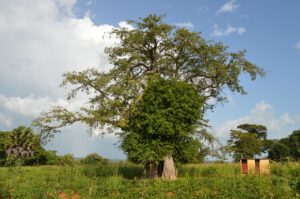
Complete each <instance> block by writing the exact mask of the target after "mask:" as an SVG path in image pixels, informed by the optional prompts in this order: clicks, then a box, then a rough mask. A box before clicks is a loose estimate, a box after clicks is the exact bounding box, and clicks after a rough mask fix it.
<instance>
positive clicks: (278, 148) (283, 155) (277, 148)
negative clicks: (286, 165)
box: [269, 142, 290, 161]
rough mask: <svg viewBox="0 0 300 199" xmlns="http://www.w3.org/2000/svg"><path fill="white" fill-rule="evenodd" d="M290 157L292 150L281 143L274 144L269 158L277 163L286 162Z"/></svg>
mask: <svg viewBox="0 0 300 199" xmlns="http://www.w3.org/2000/svg"><path fill="white" fill-rule="evenodd" d="M289 156H290V148H289V147H288V146H286V145H285V144H282V143H280V142H276V143H274V144H273V145H272V146H271V148H270V150H269V158H270V159H271V160H275V161H286V160H287V157H289Z"/></svg>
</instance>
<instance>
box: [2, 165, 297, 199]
mask: <svg viewBox="0 0 300 199" xmlns="http://www.w3.org/2000/svg"><path fill="white" fill-rule="evenodd" d="M177 171H178V173H177V175H178V179H177V180H176V181H165V180H159V179H155V180H149V179H144V178H143V175H144V171H143V167H141V166H138V165H134V164H128V163H116V164H109V165H102V166H100V165H99V166H78V165H77V166H61V167H58V166H40V167H15V168H0V198H18V199H19V198H22V199H23V198H25V199H27V198H28V199H44V198H59V195H60V194H62V193H64V194H66V195H70V196H71V195H74V194H78V195H80V196H81V197H82V198H83V197H84V198H86V199H89V198H109V199H110V198H130V199H131V198H183V199H186V198H187V199H188V198H243V199H244V198H245V199H247V198H249V199H250V198H251V199H252V198H276V199H277V198H283V199H284V198H300V195H299V194H300V165H299V164H298V163H288V164H277V163H276V164H275V163H273V164H271V175H268V176H265V175H249V176H248V175H241V174H240V170H239V165H238V164H229V163H228V164H226V163H224V164H199V165H182V166H179V167H178V169H177Z"/></svg>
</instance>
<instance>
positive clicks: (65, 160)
mask: <svg viewBox="0 0 300 199" xmlns="http://www.w3.org/2000/svg"><path fill="white" fill-rule="evenodd" d="M57 163H58V164H59V165H69V166H73V165H75V164H76V161H75V159H74V156H73V155H72V154H66V155H64V156H58V160H57Z"/></svg>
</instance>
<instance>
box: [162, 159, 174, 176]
mask: <svg viewBox="0 0 300 199" xmlns="http://www.w3.org/2000/svg"><path fill="white" fill-rule="evenodd" d="M162 178H164V179H167V180H176V170H175V165H174V161H173V156H172V154H169V155H167V156H166V157H165V158H164V164H163V172H162Z"/></svg>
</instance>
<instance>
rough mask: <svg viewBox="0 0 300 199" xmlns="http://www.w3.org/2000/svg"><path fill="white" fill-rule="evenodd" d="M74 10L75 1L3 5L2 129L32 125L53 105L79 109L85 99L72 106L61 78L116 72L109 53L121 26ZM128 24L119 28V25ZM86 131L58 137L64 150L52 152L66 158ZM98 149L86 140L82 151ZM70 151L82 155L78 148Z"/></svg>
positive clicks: (15, 0)
mask: <svg viewBox="0 0 300 199" xmlns="http://www.w3.org/2000/svg"><path fill="white" fill-rule="evenodd" d="M89 2H92V1H89ZM87 4H88V5H90V4H91V3H87ZM75 5H76V0H43V1H41V0H9V1H0V43H1V45H0V60H1V61H0V71H1V73H0V129H1V130H5V129H7V130H9V129H12V128H15V127H17V126H18V125H21V124H23V125H30V123H31V120H32V119H33V118H35V117H36V116H37V115H39V113H40V112H41V111H46V110H48V109H49V108H50V107H51V106H53V105H62V106H67V107H68V108H70V109H71V110H75V109H78V107H80V106H82V103H83V100H84V97H83V98H82V99H81V98H80V99H79V100H76V101H72V102H69V101H66V100H65V94H66V91H65V90H64V89H62V88H58V85H59V83H60V82H61V80H62V74H63V73H64V72H66V71H74V70H76V71H78V70H83V69H86V68H91V67H95V68H98V69H100V70H108V69H109V68H110V67H111V66H110V65H109V64H108V62H107V60H106V56H105V53H104V48H105V47H109V46H112V45H114V44H115V43H117V42H118V40H117V39H116V38H114V37H110V36H109V32H111V30H112V29H113V28H118V27H114V26H112V25H109V24H102V25H97V24H95V23H94V21H93V19H92V18H91V17H89V16H91V15H92V14H91V13H90V12H86V15H85V16H84V17H81V18H79V17H77V16H76V15H75V13H74V10H75V9H74V6H75ZM125 25H126V24H125V23H120V26H125ZM127 27H129V26H127ZM84 128H85V127H84V126H80V128H71V129H72V130H71V132H70V135H63V134H61V135H62V136H57V139H54V141H53V143H54V145H56V144H57V143H61V145H59V146H58V145H56V146H57V148H52V149H54V150H58V151H59V152H60V154H63V153H64V152H66V151H65V150H64V148H63V147H67V146H68V147H74V146H75V145H74V144H73V143H72V141H74V140H75V137H74V133H75V134H76V135H77V134H78V135H79V134H80V138H79V137H78V140H79V143H80V139H82V140H83V139H84V138H85V136H86V132H85V129H84ZM74 131H75V132H74ZM66 137H67V138H68V139H65V138H66ZM97 139H98V138H97ZM109 139H115V137H114V138H111V137H109ZM65 140H69V141H70V142H69V143H66V142H65ZM104 142H105V141H104ZM96 145H97V143H96V142H95V145H93V147H92V148H91V147H89V141H88V140H86V143H85V144H84V145H82V146H81V148H80V150H84V149H83V148H85V149H86V150H88V151H86V152H85V153H88V152H92V151H93V150H95V147H94V146H96ZM100 145H101V144H100ZM105 145H106V148H105V149H101V150H106V151H107V152H108V153H109V151H111V152H112V153H110V155H111V156H110V158H113V157H114V154H116V152H113V151H114V150H115V149H114V147H113V146H112V145H110V144H107V143H105ZM71 152H72V153H74V154H75V155H76V154H79V152H78V148H76V147H74V149H72V151H71ZM119 154H120V153H119ZM116 155H117V154H116Z"/></svg>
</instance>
